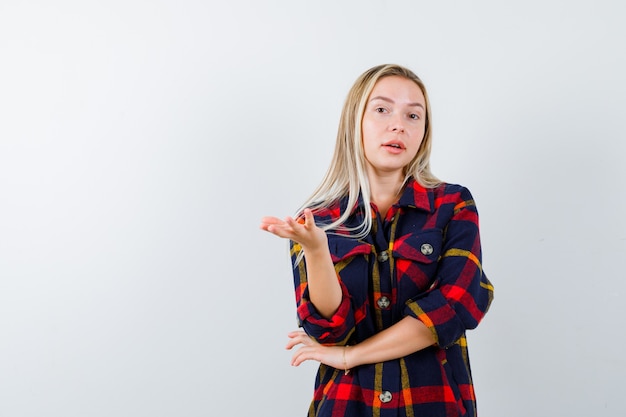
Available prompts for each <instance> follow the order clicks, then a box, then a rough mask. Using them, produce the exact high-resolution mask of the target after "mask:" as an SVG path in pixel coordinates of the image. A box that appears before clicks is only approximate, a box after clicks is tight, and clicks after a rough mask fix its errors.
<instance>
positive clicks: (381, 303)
mask: <svg viewBox="0 0 626 417" xmlns="http://www.w3.org/2000/svg"><path fill="white" fill-rule="evenodd" d="M376 304H378V307H379V308H381V309H383V310H384V309H386V308H387V307H389V305H390V304H391V301H389V298H388V297H385V296H384V295H383V296H382V297H380V298H379V299H378V300H376Z"/></svg>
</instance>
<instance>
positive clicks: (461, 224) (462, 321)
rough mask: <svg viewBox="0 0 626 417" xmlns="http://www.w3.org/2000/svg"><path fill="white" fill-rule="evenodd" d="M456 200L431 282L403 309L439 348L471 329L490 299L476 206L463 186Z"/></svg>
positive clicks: (491, 295) (490, 286) (482, 314)
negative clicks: (420, 325) (419, 323)
mask: <svg viewBox="0 0 626 417" xmlns="http://www.w3.org/2000/svg"><path fill="white" fill-rule="evenodd" d="M459 200H460V201H457V202H456V204H455V206H454V210H453V214H452V217H451V219H450V221H449V222H448V224H447V225H446V227H445V229H444V240H443V247H442V255H441V258H440V259H439V261H438V268H437V276H436V279H435V282H434V284H433V285H432V286H431V289H430V290H429V291H427V292H426V293H424V294H421V295H420V296H418V297H416V298H414V299H412V300H409V301H408V302H407V304H406V308H405V315H410V316H412V317H415V318H417V319H418V320H420V321H422V322H423V323H424V324H425V325H426V326H428V328H429V329H430V330H431V331H432V333H433V335H434V337H435V340H436V343H437V345H439V346H440V347H443V348H445V347H448V346H450V345H452V344H453V343H454V342H456V341H457V340H458V339H459V338H460V337H461V336H462V335H463V334H464V333H465V331H466V330H467V329H473V328H475V327H476V326H477V325H478V324H479V323H480V321H481V320H482V318H483V317H484V315H485V314H486V312H487V310H488V309H489V306H490V304H491V301H492V300H493V286H492V285H491V283H490V282H489V280H488V279H487V277H486V276H485V274H484V273H483V269H482V253H481V245H480V233H479V225H478V212H477V210H476V205H475V204H474V200H473V198H472V196H471V194H470V192H469V190H467V189H466V188H462V189H461V192H460V198H459Z"/></svg>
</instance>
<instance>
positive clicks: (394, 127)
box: [389, 116, 404, 132]
mask: <svg viewBox="0 0 626 417" xmlns="http://www.w3.org/2000/svg"><path fill="white" fill-rule="evenodd" d="M389 127H390V128H391V131H392V132H404V123H402V118H401V117H399V116H396V117H394V118H393V120H392V121H391V124H390V125H389Z"/></svg>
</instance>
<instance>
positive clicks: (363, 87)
mask: <svg viewBox="0 0 626 417" xmlns="http://www.w3.org/2000/svg"><path fill="white" fill-rule="evenodd" d="M390 76H400V77H404V78H406V79H408V80H411V81H413V82H415V84H417V86H418V87H419V88H420V90H422V93H423V94H424V99H425V101H426V103H425V104H426V127H425V131H424V139H423V140H422V143H421V145H420V148H419V149H418V151H417V154H416V155H415V158H413V160H412V161H411V162H410V163H409V164H408V165H407V166H406V167H405V173H404V174H405V177H404V182H403V184H402V185H403V186H404V185H405V184H406V182H407V181H408V180H409V178H410V177H413V178H415V180H416V181H417V182H418V183H420V184H421V185H422V186H423V187H426V188H432V187H435V186H437V185H438V184H439V183H440V181H439V180H438V179H437V178H436V177H435V176H434V175H433V174H432V173H431V171H430V151H431V142H432V140H431V131H432V127H431V120H430V119H431V116H430V102H429V100H428V94H427V93H426V87H425V86H424V84H423V83H422V80H420V79H419V77H418V76H417V75H415V74H414V73H413V72H412V71H411V70H409V69H407V68H404V67H402V66H400V65H394V64H387V65H379V66H376V67H373V68H370V69H369V70H367V71H365V72H364V73H363V74H361V76H360V77H359V78H358V79H357V80H356V81H355V83H354V85H353V86H352V88H351V89H350V91H349V92H348V96H347V98H346V101H345V103H344V105H343V110H342V112H341V119H340V122H339V129H338V131H337V142H336V144H335V152H334V155H333V158H332V162H331V164H330V167H329V168H328V171H326V174H325V175H324V178H323V179H322V182H321V183H320V185H319V186H318V187H317V188H316V189H315V191H313V194H311V196H310V197H309V198H308V199H307V200H306V201H305V202H304V203H303V204H302V206H301V207H300V208H299V209H298V211H297V213H296V216H300V215H302V211H303V210H304V209H305V208H307V207H308V208H311V209H312V210H313V211H314V212H315V210H316V209H319V208H322V207H328V206H329V205H331V204H333V203H335V202H337V201H338V200H339V199H341V198H343V197H345V196H348V205H347V206H346V210H345V211H344V212H343V213H341V215H340V217H339V218H338V219H337V220H335V221H334V222H332V223H329V224H320V225H318V226H319V227H321V228H322V229H324V230H326V231H329V230H330V231H332V230H337V229H343V230H347V231H349V232H351V233H350V234H351V236H352V237H353V238H355V239H360V238H363V237H364V236H366V235H367V234H368V233H369V232H370V230H371V228H372V209H371V206H370V202H371V197H370V186H369V180H368V178H367V174H366V170H365V152H364V150H363V140H362V131H361V122H362V120H363V114H364V112H365V106H366V104H367V99H368V98H369V96H370V93H371V92H372V90H373V89H374V86H375V85H376V83H377V82H378V80H380V79H381V78H383V77H390ZM359 195H361V198H362V199H363V203H364V209H365V213H364V214H365V216H364V220H363V223H361V224H360V225H358V226H356V227H353V228H345V227H344V226H343V223H344V222H345V221H346V220H347V219H348V217H349V216H350V214H351V211H352V209H353V208H354V206H355V204H356V203H357V200H358V198H359Z"/></svg>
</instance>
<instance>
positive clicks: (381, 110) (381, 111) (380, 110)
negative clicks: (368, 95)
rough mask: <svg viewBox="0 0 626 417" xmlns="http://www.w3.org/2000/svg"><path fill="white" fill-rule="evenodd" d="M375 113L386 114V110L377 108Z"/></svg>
mask: <svg viewBox="0 0 626 417" xmlns="http://www.w3.org/2000/svg"><path fill="white" fill-rule="evenodd" d="M375 111H376V113H384V112H385V108H384V107H376V109H375Z"/></svg>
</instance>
